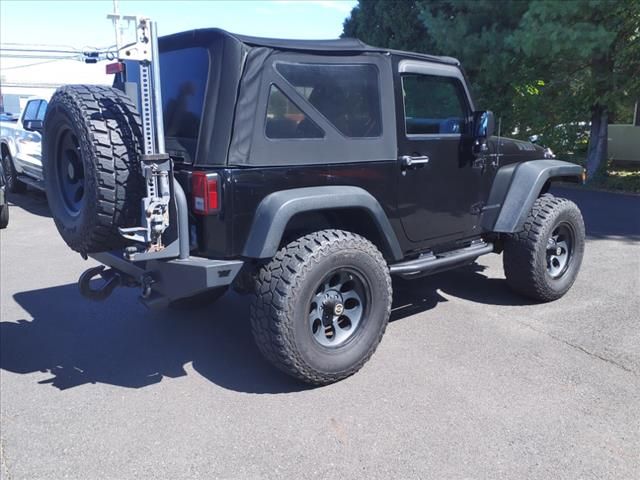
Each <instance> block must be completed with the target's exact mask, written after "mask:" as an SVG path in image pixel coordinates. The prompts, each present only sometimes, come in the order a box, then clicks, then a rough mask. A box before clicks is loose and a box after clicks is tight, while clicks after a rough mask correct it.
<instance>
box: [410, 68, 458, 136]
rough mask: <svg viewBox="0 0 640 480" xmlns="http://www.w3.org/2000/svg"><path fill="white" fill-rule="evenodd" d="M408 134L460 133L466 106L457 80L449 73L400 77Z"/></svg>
mask: <svg viewBox="0 0 640 480" xmlns="http://www.w3.org/2000/svg"><path fill="white" fill-rule="evenodd" d="M402 93H403V97H404V115H405V126H406V132H407V134H425V133H426V134H429V133H433V134H438V133H440V134H441V133H462V131H463V127H464V122H465V118H466V116H467V107H466V102H465V99H464V94H463V91H462V88H461V86H460V82H459V81H458V80H456V79H455V78H450V77H435V76H429V75H404V76H403V77H402Z"/></svg>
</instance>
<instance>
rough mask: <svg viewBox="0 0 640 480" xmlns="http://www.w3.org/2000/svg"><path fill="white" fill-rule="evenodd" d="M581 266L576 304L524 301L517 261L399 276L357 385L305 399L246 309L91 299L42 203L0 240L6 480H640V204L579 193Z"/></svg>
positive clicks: (232, 298) (21, 200) (121, 294)
mask: <svg viewBox="0 0 640 480" xmlns="http://www.w3.org/2000/svg"><path fill="white" fill-rule="evenodd" d="M561 193H562V194H563V195H565V196H568V197H570V198H573V199H574V200H576V201H577V203H578V204H579V205H580V207H581V208H582V209H583V213H584V215H585V219H586V224H587V233H588V235H589V239H588V244H587V249H586V254H585V259H584V263H583V267H582V271H581V274H580V276H579V277H578V280H577V282H576V284H575V286H574V287H573V289H572V290H571V291H570V292H569V293H568V294H567V295H566V296H565V297H564V298H563V299H561V300H559V301H556V302H554V303H550V304H545V305H536V304H530V303H529V302H528V301H526V300H524V299H522V298H520V297H518V296H516V295H514V294H512V293H510V292H509V291H508V290H507V287H506V285H505V282H504V275H503V271H502V264H501V258H500V257H498V256H496V255H489V256H486V257H482V258H481V259H480V261H479V262H478V264H476V265H473V266H470V267H468V268H465V269H462V270H459V271H454V272H447V273H444V274H439V275H436V276H433V277H428V278H426V279H423V280H415V281H413V282H412V283H408V282H396V284H395V286H394V287H395V301H394V310H393V313H392V322H391V323H390V325H389V328H388V329H387V333H386V335H385V338H384V339H383V341H382V344H381V345H380V348H379V349H378V351H377V353H376V354H375V355H374V357H373V358H372V360H371V361H370V362H369V363H368V364H367V365H366V366H365V367H364V368H363V370H362V371H361V372H359V373H358V374H357V375H355V376H354V377H351V378H349V379H347V380H345V381H342V382H340V383H337V384H335V385H331V386H327V387H323V388H315V389H313V388H308V387H305V386H304V385H301V384H299V383H296V382H295V381H292V380H290V379H289V378H288V377H286V376H284V375H283V374H280V373H279V372H277V371H275V370H273V369H272V368H271V367H270V366H269V365H267V364H266V363H265V362H264V361H263V360H262V358H261V357H260V355H259V353H258V351H257V349H256V347H254V345H253V343H252V339H251V337H250V332H249V328H248V307H247V303H246V301H245V299H243V298H242V297H239V296H236V295H233V294H229V295H227V296H225V297H224V298H223V299H222V300H220V301H219V303H217V304H215V305H214V306H212V307H210V308H208V309H206V310H203V311H199V312H194V313H175V312H163V313H153V312H149V311H146V310H145V308H144V307H143V306H141V305H140V304H139V303H138V302H137V300H136V296H137V291H134V290H125V289H121V290H120V291H117V292H116V293H115V294H114V295H113V296H112V297H111V298H109V299H108V300H107V301H106V302H104V303H91V302H89V301H87V300H84V299H82V298H81V297H80V295H79V294H78V291H77V287H76V283H75V282H76V280H77V278H78V276H79V275H80V273H81V272H82V271H83V270H85V269H86V268H88V267H90V266H92V263H91V262H85V261H83V260H82V259H81V258H80V257H79V256H78V255H77V254H74V253H73V252H72V251H71V250H69V249H67V248H66V246H65V245H64V243H63V241H62V240H61V238H60V237H59V236H58V234H57V231H56V229H55V226H54V224H53V221H52V219H51V218H50V217H49V216H48V210H47V206H46V200H45V199H44V197H43V196H42V195H40V194H37V193H35V192H31V193H29V194H27V195H14V196H13V197H11V198H10V200H11V201H12V206H11V222H10V225H9V228H8V229H7V230H3V231H2V233H1V234H0V243H1V245H0V262H1V276H0V282H1V283H0V289H1V291H0V294H1V297H0V302H1V310H0V313H1V322H0V342H1V343H0V415H1V432H0V457H1V466H0V472H1V474H0V476H1V477H2V478H6V479H11V480H17V479H62V478H71V479H98V478H114V479H129V478H145V479H146V478H171V479H182V478H242V479H251V478H291V479H294V478H341V479H342V478H402V479H410V478H415V479H426V478H434V479H463V478H465V479H471V478H473V479H484V478H492V479H496V478H505V479H524V478H540V479H561V478H576V479H577V478H582V479H591V478H593V479H596V478H598V479H601V478H615V479H638V478H640V293H639V292H640V196H628V195H615V194H608V193H601V192H587V191H582V190H574V189H571V190H563V191H562V192H561Z"/></svg>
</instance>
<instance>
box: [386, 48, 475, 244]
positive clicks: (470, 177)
mask: <svg viewBox="0 0 640 480" xmlns="http://www.w3.org/2000/svg"><path fill="white" fill-rule="evenodd" d="M432 70H435V72H434V73H433V74H431V73H429V72H430V71H432ZM397 81H398V82H399V83H400V87H401V88H400V89H397V91H399V92H400V93H401V98H400V99H398V102H397V103H398V105H399V106H398V109H397V112H398V116H399V117H400V118H398V120H399V122H398V125H399V129H398V153H399V162H400V169H399V189H398V192H399V193H398V211H399V215H400V217H401V219H402V225H403V228H404V230H405V233H406V235H407V237H408V238H409V239H410V240H411V241H412V242H423V243H424V242H426V246H430V245H431V244H435V243H440V242H445V241H448V240H454V239H458V238H464V237H467V236H473V235H474V234H475V233H476V232H477V231H479V213H480V212H479V210H480V208H479V200H480V198H479V197H480V194H481V180H482V178H481V177H482V174H483V165H482V163H481V161H478V160H477V159H476V158H475V156H474V155H473V152H472V143H473V139H472V137H471V135H469V134H468V133H467V132H469V130H470V125H469V123H470V122H471V118H472V105H471V102H470V99H469V97H468V93H467V91H466V89H465V88H464V84H463V83H462V76H461V73H460V71H459V70H458V69H457V68H456V67H453V66H451V67H449V66H440V65H436V66H435V68H433V69H432V68H431V67H430V66H429V64H427V63H425V62H415V61H411V63H410V64H409V65H408V66H407V65H406V64H405V65H404V67H403V64H402V62H401V63H400V73H399V74H398V77H397ZM401 127H402V128H401Z"/></svg>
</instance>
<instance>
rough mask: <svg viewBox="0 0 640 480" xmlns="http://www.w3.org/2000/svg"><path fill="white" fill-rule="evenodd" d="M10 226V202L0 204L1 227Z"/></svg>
mask: <svg viewBox="0 0 640 480" xmlns="http://www.w3.org/2000/svg"><path fill="white" fill-rule="evenodd" d="M7 226H9V204H5V205H0V228H7Z"/></svg>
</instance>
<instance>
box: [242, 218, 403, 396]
mask: <svg viewBox="0 0 640 480" xmlns="http://www.w3.org/2000/svg"><path fill="white" fill-rule="evenodd" d="M391 299H392V292H391V278H390V275H389V268H388V266H387V263H386V261H385V259H384V257H383V256H382V254H381V253H380V251H379V250H378V249H377V248H376V247H375V245H373V244H372V243H371V242H369V241H368V240H366V239H365V238H363V237H361V236H359V235H356V234H354V233H350V232H345V231H341V230H322V231H319V232H315V233H312V234H309V235H306V236H303V237H301V238H299V239H297V240H294V241H293V242H291V243H289V244H288V245H287V246H285V247H283V248H282V249H281V250H280V251H278V253H277V254H276V255H275V257H274V258H273V259H272V260H271V261H270V262H269V263H267V264H266V265H264V266H263V267H262V268H261V269H260V270H259V272H258V274H257V276H256V287H255V292H254V296H253V301H252V304H251V327H252V331H253V335H254V338H255V341H256V343H257V345H258V348H259V349H260V351H261V352H262V354H263V355H264V356H265V357H266V358H267V359H268V360H269V361H270V362H271V363H272V364H273V365H274V366H276V367H277V368H279V369H280V370H282V371H284V372H285V373H287V374H289V375H292V376H293V377H295V378H298V379H300V380H302V381H304V382H307V383H310V384H315V385H324V384H328V383H332V382H336V381H338V380H341V379H343V378H345V377H348V376H350V375H352V374H354V373H355V372H357V371H358V370H359V369H360V368H361V367H362V366H363V365H364V364H365V363H366V362H367V360H368V359H369V358H370V357H371V355H373V353H374V351H375V349H376V347H377V346H378V344H379V343H380V340H381V339H382V335H383V334H384V331H385V329H386V326H387V323H388V321H389V315H390V312H391Z"/></svg>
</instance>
